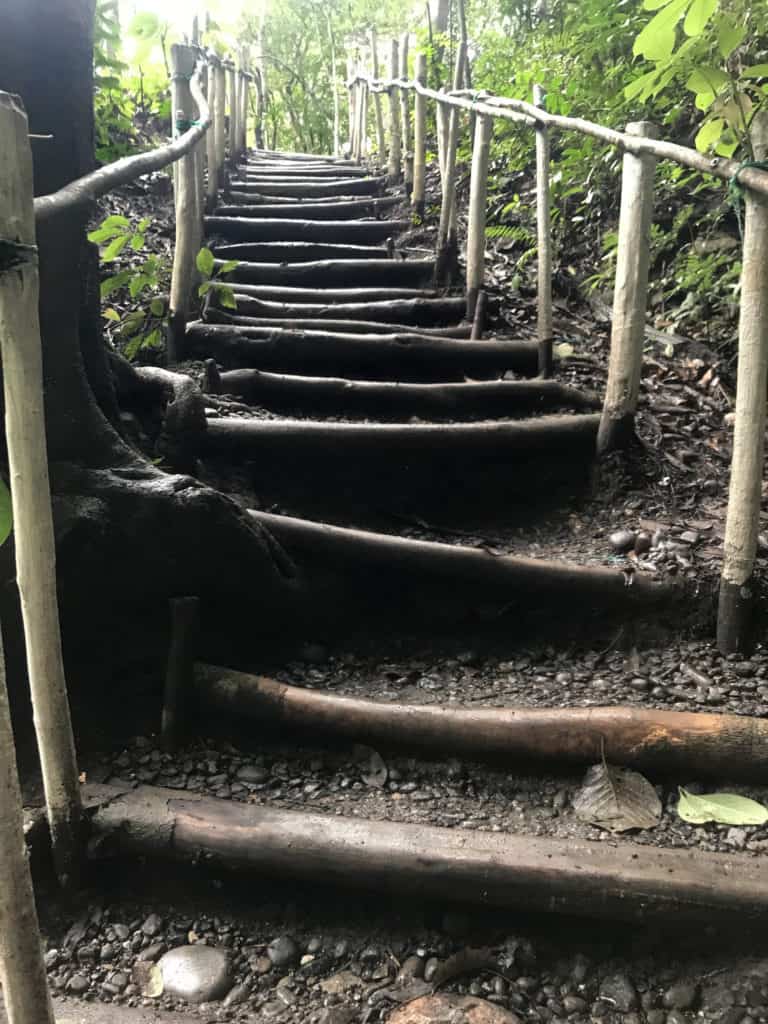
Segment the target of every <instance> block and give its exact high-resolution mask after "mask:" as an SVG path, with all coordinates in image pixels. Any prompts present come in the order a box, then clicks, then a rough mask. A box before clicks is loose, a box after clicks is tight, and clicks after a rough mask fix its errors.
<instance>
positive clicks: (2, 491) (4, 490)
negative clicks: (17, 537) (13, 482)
mask: <svg viewBox="0 0 768 1024" xmlns="http://www.w3.org/2000/svg"><path fill="white" fill-rule="evenodd" d="M12 529H13V505H12V504H11V492H10V491H9V490H8V484H7V483H6V482H5V480H2V479H0V545H2V544H5V542H6V541H7V540H8V538H9V537H10V535H11V530H12Z"/></svg>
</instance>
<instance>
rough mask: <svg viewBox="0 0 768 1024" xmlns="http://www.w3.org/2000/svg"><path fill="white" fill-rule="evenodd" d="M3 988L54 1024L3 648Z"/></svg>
mask: <svg viewBox="0 0 768 1024" xmlns="http://www.w3.org/2000/svg"><path fill="white" fill-rule="evenodd" d="M4 102H5V97H4V95H0V120H5V118H4V116H3V113H4V111H2V107H3V106H4ZM25 124H26V120H25ZM1 137H2V138H3V144H4V145H7V136H6V135H5V134H2V136H1ZM0 160H2V158H0ZM1 643H2V641H1V640H0V644H1ZM0 984H2V990H3V995H2V1000H3V1002H4V1003H5V1013H6V1016H7V1018H8V1020H9V1024H54V1022H53V1008H52V1006H51V998H50V995H49V992H48V979H47V978H46V976H45V962H44V960H43V945H42V941H41V939H40V929H39V927H38V923H37V910H36V908H35V896H34V893H33V891H32V877H31V875H30V871H29V862H28V860H27V848H26V843H25V841H24V813H23V809H22V802H21V788H20V786H19V776H18V773H17V770H16V750H15V747H14V743H13V730H12V729H11V712H10V708H9V706H8V691H7V689H6V683H5V657H4V655H3V652H2V649H1V647H0Z"/></svg>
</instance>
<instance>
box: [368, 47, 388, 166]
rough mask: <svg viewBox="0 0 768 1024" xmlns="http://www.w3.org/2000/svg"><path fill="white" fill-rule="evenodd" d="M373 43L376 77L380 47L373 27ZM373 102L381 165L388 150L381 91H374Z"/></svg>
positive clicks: (377, 150)
mask: <svg viewBox="0 0 768 1024" xmlns="http://www.w3.org/2000/svg"><path fill="white" fill-rule="evenodd" d="M370 44H371V73H372V74H373V77H374V78H378V77H379V48H378V40H377V38H376V29H375V28H372V29H371V33H370ZM373 104H374V108H375V112H376V152H377V157H378V163H379V166H380V167H383V166H384V162H385V160H386V152H387V139H386V135H385V134H384V110H383V108H382V104H381V93H380V92H374V94H373Z"/></svg>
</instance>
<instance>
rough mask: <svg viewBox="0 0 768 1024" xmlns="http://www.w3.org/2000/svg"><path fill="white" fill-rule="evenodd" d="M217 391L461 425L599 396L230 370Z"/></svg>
mask: <svg viewBox="0 0 768 1024" xmlns="http://www.w3.org/2000/svg"><path fill="white" fill-rule="evenodd" d="M217 380H218V383H217V387H216V390H217V391H218V392H219V393H222V394H226V395H237V396H238V397H239V398H243V399H245V400H246V401H248V402H253V403H255V404H258V405H262V406H264V407H266V408H267V409H271V410H273V411H276V412H285V411H287V410H291V409H301V410H302V411H303V412H309V413H313V412H314V413H318V414H321V415H322V414H326V415H327V414H332V413H343V414H347V415H349V414H355V415H360V416H377V417H384V418H394V419H407V418H409V417H411V416H418V417H420V418H422V419H463V418H464V417H466V416H479V415H483V416H485V417H489V418H490V417H494V416H505V417H514V416H528V415H530V414H531V413H541V412H547V411H551V410H553V409H578V410H583V411H586V410H594V409H598V408H599V407H600V402H599V399H598V397H597V396H596V395H590V394H586V393H584V392H581V391H577V390H576V389H575V388H570V387H567V386H566V385H564V384H561V383H560V382H559V381H554V380H514V381H512V380H500V381H481V382H472V383H459V384H450V383H449V384H404V383H402V382H401V381H369V380H364V381H355V380H347V379H343V378H338V377H304V376H296V375H291V374H278V373H269V372H266V371H264V370H229V371H227V372H225V373H222V374H220V375H218V378H217Z"/></svg>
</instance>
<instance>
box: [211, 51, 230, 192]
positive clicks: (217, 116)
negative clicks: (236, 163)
mask: <svg viewBox="0 0 768 1024" xmlns="http://www.w3.org/2000/svg"><path fill="white" fill-rule="evenodd" d="M213 66H214V71H215V75H216V89H215V92H214V103H215V110H214V125H215V132H216V183H217V185H218V187H219V188H223V187H224V185H225V182H226V159H227V156H226V148H227V142H226V119H227V118H226V103H227V72H226V70H225V68H224V63H223V61H221V60H220V59H219V58H218V57H217V58H216V61H215V63H214V65H213Z"/></svg>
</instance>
